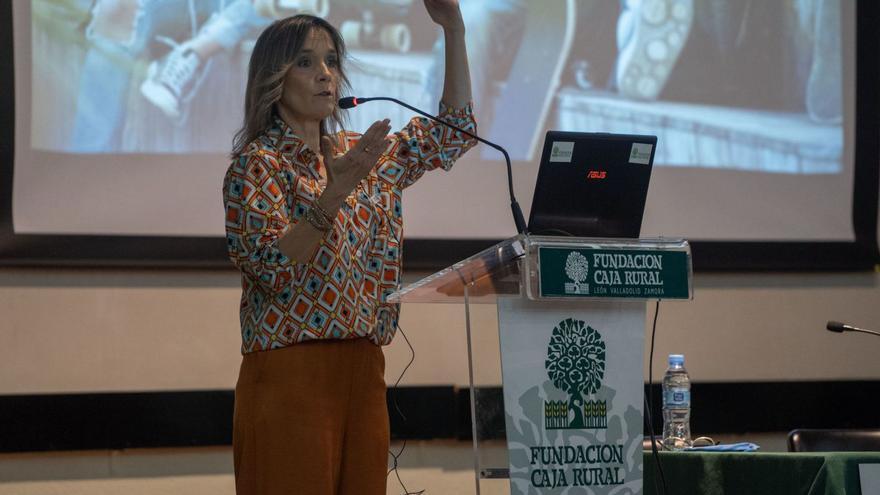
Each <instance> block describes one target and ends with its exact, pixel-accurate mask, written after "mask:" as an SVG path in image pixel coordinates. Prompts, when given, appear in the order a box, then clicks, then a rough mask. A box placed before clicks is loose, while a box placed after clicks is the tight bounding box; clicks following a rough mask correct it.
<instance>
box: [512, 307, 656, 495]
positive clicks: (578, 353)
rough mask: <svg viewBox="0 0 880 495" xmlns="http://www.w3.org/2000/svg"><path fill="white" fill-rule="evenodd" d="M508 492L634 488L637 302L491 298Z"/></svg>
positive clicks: (640, 342) (638, 443)
mask: <svg viewBox="0 0 880 495" xmlns="http://www.w3.org/2000/svg"><path fill="white" fill-rule="evenodd" d="M498 326H499V332H500V343H501V368H502V379H503V383H504V407H505V413H506V417H505V419H506V429H507V444H508V449H509V458H510V488H511V493H513V494H530V493H536V491H537V492H538V493H542V494H560V495H561V494H569V493H571V494H575V493H577V494H582V493H589V494H597V495H598V494H602V495H606V494H607V495H611V494H617V493H628V494H634V493H635V494H639V493H642V476H643V471H642V437H643V432H642V430H643V428H642V427H643V419H642V418H643V416H642V404H643V400H644V381H643V380H644V378H643V376H644V375H643V362H644V360H643V354H644V332H645V330H644V329H645V303H643V302H618V301H613V302H611V301H607V302H586V301H573V302H568V301H566V302H548V301H541V302H536V301H530V300H528V299H526V298H499V299H498Z"/></svg>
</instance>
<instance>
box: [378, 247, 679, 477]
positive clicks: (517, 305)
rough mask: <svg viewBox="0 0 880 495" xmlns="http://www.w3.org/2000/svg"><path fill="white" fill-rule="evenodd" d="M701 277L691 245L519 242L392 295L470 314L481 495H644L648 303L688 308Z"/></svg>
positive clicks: (470, 359) (475, 454)
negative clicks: (484, 317) (488, 318)
mask: <svg viewBox="0 0 880 495" xmlns="http://www.w3.org/2000/svg"><path fill="white" fill-rule="evenodd" d="M691 266H692V265H691V255H690V246H689V245H688V243H687V242H686V241H684V240H667V239H638V240H635V239H625V240H624V239H591V238H577V237H547V236H528V235H519V236H516V237H512V238H510V239H507V240H505V241H503V242H501V243H499V244H496V245H495V246H492V247H490V248H488V249H486V250H484V251H482V252H480V253H477V254H475V255H474V256H471V257H470V258H468V259H466V260H464V261H461V262H459V263H455V264H453V265H452V266H449V267H447V268H445V269H443V270H441V271H439V272H437V273H435V274H433V275H430V276H428V277H426V278H424V279H422V280H420V281H418V282H415V283H413V284H411V285H409V286H407V287H404V288H403V289H401V290H399V291H397V292H395V293H393V294H392V295H391V296H390V297H389V300H391V301H397V302H421V303H464V312H465V326H466V334H467V341H468V342H467V344H468V345H467V349H468V377H469V385H470V407H471V418H472V426H471V427H472V433H473V447H474V451H473V459H474V475H475V490H476V491H475V493H477V494H481V493H514V494H530V493H541V494H544V493H548V494H551V493H552V494H563V493H595V494H603V493H642V473H643V466H642V439H643V424H644V423H643V421H644V420H643V407H642V406H643V401H644V336H645V313H646V301H650V300H659V299H691V297H692V283H691V282H692V277H693V275H692V273H693V272H692V268H691ZM475 304H494V305H495V306H496V307H497V325H495V324H494V322H493V323H492V324H481V325H475V324H473V323H472V314H473V313H474V311H475V310H476V308H475V307H474V306H473V305H475ZM475 351H478V352H475ZM477 356H478V357H477ZM487 356H488V357H487ZM493 380H494V381H495V384H496V385H497V383H499V382H500V383H501V385H502V386H501V396H503V400H502V397H499V394H498V388H497V386H486V385H491V384H492V383H491V382H492V381H493ZM498 442H506V449H503V450H504V451H505V452H506V455H504V456H502V457H501V458H498V456H497V455H496V456H495V458H493V457H492V455H489V449H487V448H486V447H487V446H489V445H492V444H493V443H494V444H495V445H497V444H498ZM498 450H500V449H497V448H496V449H492V451H493V452H497V451H498Z"/></svg>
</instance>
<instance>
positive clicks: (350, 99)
mask: <svg viewBox="0 0 880 495" xmlns="http://www.w3.org/2000/svg"><path fill="white" fill-rule="evenodd" d="M357 104H358V100H357V97H355V96H346V97H345V98H340V99H339V108H342V109H344V110H348V109H349V108H354V107H356V106H357Z"/></svg>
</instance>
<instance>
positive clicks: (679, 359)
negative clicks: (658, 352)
mask: <svg viewBox="0 0 880 495" xmlns="http://www.w3.org/2000/svg"><path fill="white" fill-rule="evenodd" d="M669 366H684V354H670V355H669Z"/></svg>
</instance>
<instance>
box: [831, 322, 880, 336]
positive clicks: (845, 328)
mask: <svg viewBox="0 0 880 495" xmlns="http://www.w3.org/2000/svg"><path fill="white" fill-rule="evenodd" d="M825 328H826V329H828V330H830V331H832V332H837V333H843V332H861V333H869V334H871V335H876V336H878V337H880V332H875V331H874V330H866V329H864V328H859V327H854V326H852V325H847V324H845V323H841V322H839V321H829V322H828V324H827V325H826V326H825Z"/></svg>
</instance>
